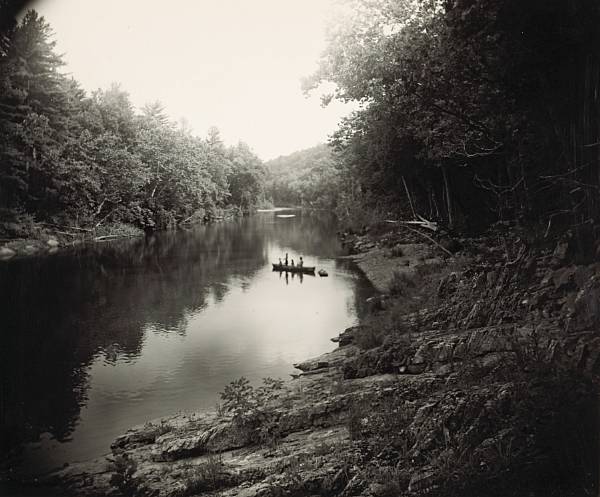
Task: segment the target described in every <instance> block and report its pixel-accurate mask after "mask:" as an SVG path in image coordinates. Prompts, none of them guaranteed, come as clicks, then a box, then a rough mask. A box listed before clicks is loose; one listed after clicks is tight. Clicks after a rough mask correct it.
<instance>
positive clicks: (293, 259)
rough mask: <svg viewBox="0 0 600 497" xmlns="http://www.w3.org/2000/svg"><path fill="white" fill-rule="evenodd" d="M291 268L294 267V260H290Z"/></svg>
mask: <svg viewBox="0 0 600 497" xmlns="http://www.w3.org/2000/svg"><path fill="white" fill-rule="evenodd" d="M292 267H294V259H292Z"/></svg>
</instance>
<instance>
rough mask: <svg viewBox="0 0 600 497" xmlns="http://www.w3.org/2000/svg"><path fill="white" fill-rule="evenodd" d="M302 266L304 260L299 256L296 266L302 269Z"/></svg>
mask: <svg viewBox="0 0 600 497" xmlns="http://www.w3.org/2000/svg"><path fill="white" fill-rule="evenodd" d="M302 266H304V261H303V260H302V256H300V260H299V261H298V267H299V268H300V269H302Z"/></svg>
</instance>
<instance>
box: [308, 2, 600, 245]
mask: <svg viewBox="0 0 600 497" xmlns="http://www.w3.org/2000/svg"><path fill="white" fill-rule="evenodd" d="M344 5H345V6H346V7H347V11H346V15H340V16H338V18H337V19H336V22H335V24H334V25H333V26H332V27H331V29H330V32H329V38H328V40H329V41H328V46H327V49H326V51H325V53H324V54H323V55H322V57H321V60H320V64H319V68H318V70H317V71H316V72H315V73H314V74H312V75H310V76H309V77H307V78H306V79H305V81H304V82H303V86H304V90H305V91H307V92H310V91H311V90H312V89H314V88H316V87H318V86H319V84H320V83H322V82H324V81H329V82H334V83H335V85H336V87H337V90H336V91H335V93H334V94H331V95H327V96H326V97H323V104H324V105H326V104H327V102H328V101H331V99H334V98H335V99H340V100H342V101H353V102H358V103H359V104H360V108H359V110H357V111H356V112H354V113H353V114H352V115H350V116H349V117H348V118H346V119H345V120H344V121H343V122H342V123H341V125H340V127H339V129H338V130H337V131H336V132H335V133H334V135H333V137H332V138H331V141H330V144H331V145H332V147H333V148H334V150H335V151H336V154H337V156H338V158H337V164H338V168H339V169H340V178H341V183H340V190H339V193H338V198H337V205H338V207H337V209H338V212H339V213H340V214H341V215H342V216H343V217H345V218H346V219H348V220H354V221H355V224H359V225H360V222H361V220H362V219H363V218H364V217H365V215H366V214H368V213H370V214H371V215H372V213H373V212H375V213H377V214H378V215H379V217H382V216H389V215H390V214H396V215H403V216H404V217H405V218H406V217H408V218H414V217H418V216H422V217H424V218H427V219H431V220H436V221H439V222H441V223H443V224H446V225H447V226H449V227H451V228H453V229H455V230H478V229H481V228H484V227H485V226H487V225H489V224H490V223H493V222H497V221H506V220H515V221H517V222H519V223H521V224H523V225H528V226H531V227H532V229H533V231H534V232H535V233H536V234H537V235H539V236H541V237H544V236H549V235H550V234H552V233H555V232H557V231H559V230H561V229H564V228H565V227H566V226H569V227H573V228H574V229H575V230H577V231H578V232H581V234H582V236H589V233H590V230H591V229H592V228H591V226H592V224H593V223H594V220H595V219H597V217H598V214H599V210H598V209H599V201H600V197H599V195H598V192H599V188H600V120H599V110H600V91H599V83H600V53H599V52H600V43H599V41H600V40H599V36H600V30H599V29H598V26H599V25H600V5H599V4H598V3H597V2H594V1H592V0H582V1H579V2H571V1H568V0H552V1H547V0H530V1H527V2H523V1H521V0H408V1H405V2H400V1H397V0H349V1H347V2H344ZM585 233H588V234H587V235H585Z"/></svg>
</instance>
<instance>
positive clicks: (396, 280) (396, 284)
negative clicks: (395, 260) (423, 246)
mask: <svg viewBox="0 0 600 497" xmlns="http://www.w3.org/2000/svg"><path fill="white" fill-rule="evenodd" d="M414 287H415V282H414V280H413V279H412V278H411V277H410V276H409V275H408V274H407V273H406V272H404V271H394V273H393V274H392V279H391V281H390V287H389V288H390V294H391V295H402V296H406V295H407V294H408V289H409V288H414Z"/></svg>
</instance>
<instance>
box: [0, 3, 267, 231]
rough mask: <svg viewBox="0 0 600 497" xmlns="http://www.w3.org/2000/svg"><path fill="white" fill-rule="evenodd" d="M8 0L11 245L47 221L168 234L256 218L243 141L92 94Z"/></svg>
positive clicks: (250, 157)
mask: <svg viewBox="0 0 600 497" xmlns="http://www.w3.org/2000/svg"><path fill="white" fill-rule="evenodd" d="M9 4H10V1H8V2H6V1H4V2H0V19H1V20H2V22H3V26H1V28H0V31H1V32H2V34H3V36H2V39H1V40H0V42H1V44H0V163H1V164H2V166H1V168H0V220H2V223H0V224H1V226H2V228H1V229H2V230H3V233H1V235H3V236H8V237H27V236H31V235H32V233H33V232H34V231H35V229H36V227H38V226H39V224H40V223H43V224H48V225H52V226H63V225H66V226H69V227H72V226H75V227H76V228H81V229H96V228H99V227H105V226H106V225H112V226H117V225H122V226H135V227H137V228H142V229H144V230H154V229H165V228H170V227H174V226H177V225H180V224H182V223H187V222H191V221H210V220H212V219H215V218H217V217H220V216H222V215H223V212H225V211H235V212H237V211H239V212H243V211H248V210H250V209H252V208H253V206H254V205H255V204H256V203H257V202H259V201H262V200H263V196H262V191H263V184H264V178H265V175H266V170H265V168H264V167H263V164H262V161H261V160H260V159H259V158H258V157H257V156H256V155H255V154H254V153H253V152H252V150H251V149H250V148H249V147H248V145H246V144H245V143H242V142H240V143H239V144H238V145H236V146H229V147H228V146H225V145H224V143H223V141H222V139H221V137H220V135H219V130H218V129H216V128H211V129H210V130H208V135H207V136H206V138H199V137H196V136H194V135H192V133H191V132H190V130H189V129H188V128H187V127H186V125H185V122H183V123H180V124H176V123H174V122H172V121H171V120H170V119H169V118H168V116H167V115H166V113H165V111H164V109H163V107H162V105H161V104H160V103H159V102H153V103H149V104H147V105H145V106H144V107H143V108H142V109H141V111H139V112H137V111H136V110H135V108H134V106H133V104H132V103H131V101H130V99H129V96H128V93H127V92H126V91H125V89H123V88H121V87H120V86H119V85H118V84H113V85H112V86H111V87H110V88H108V89H99V90H97V91H94V92H92V93H91V95H88V94H86V92H85V91H84V90H83V89H82V88H81V87H80V85H79V84H78V83H77V81H76V80H75V79H74V78H72V77H70V76H68V75H66V74H65V73H64V72H62V71H61V68H62V66H63V61H62V59H61V57H60V56H59V55H58V54H57V53H56V50H55V41H54V40H53V33H52V30H51V27H50V25H49V24H48V23H47V22H46V21H45V20H44V18H43V17H41V16H39V15H38V14H37V13H36V12H35V11H34V10H29V11H28V12H27V13H26V14H25V15H24V17H23V18H22V20H21V21H20V22H18V23H17V22H16V21H15V20H14V17H12V16H10V15H8V14H9V13H10V9H9Z"/></svg>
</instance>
